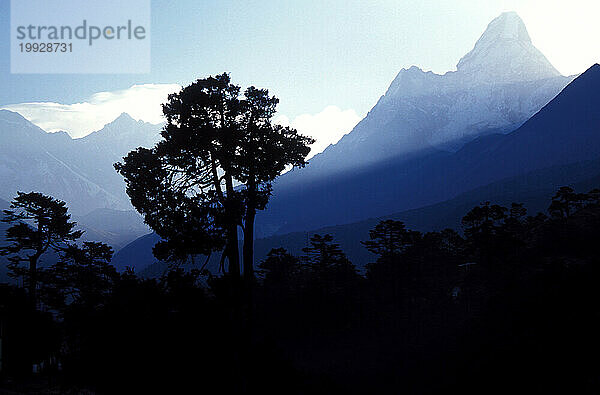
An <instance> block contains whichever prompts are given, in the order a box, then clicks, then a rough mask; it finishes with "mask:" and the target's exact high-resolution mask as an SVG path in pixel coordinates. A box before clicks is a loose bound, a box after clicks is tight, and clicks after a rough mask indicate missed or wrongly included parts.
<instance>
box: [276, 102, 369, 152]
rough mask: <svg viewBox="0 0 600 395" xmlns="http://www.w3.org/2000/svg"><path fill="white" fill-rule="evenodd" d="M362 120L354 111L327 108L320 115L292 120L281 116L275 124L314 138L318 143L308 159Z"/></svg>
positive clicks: (312, 148) (334, 107)
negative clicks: (289, 127)
mask: <svg viewBox="0 0 600 395" xmlns="http://www.w3.org/2000/svg"><path fill="white" fill-rule="evenodd" d="M360 120H361V117H360V116H359V115H358V114H357V113H356V112H355V111H354V110H342V109H340V108H339V107H337V106H327V107H326V108H325V109H324V110H323V111H321V112H320V113H318V114H302V115H299V116H297V117H295V118H294V119H292V120H290V119H289V118H288V117H287V116H285V115H280V116H278V117H277V118H276V119H275V122H277V123H279V124H281V125H283V126H291V127H293V128H295V129H297V130H298V131H299V132H300V133H302V134H304V135H307V136H310V137H312V138H314V139H315V140H316V142H315V143H314V144H313V145H312V146H311V151H310V154H309V155H308V158H311V157H313V156H315V155H316V154H318V153H320V152H323V150H325V148H327V147H328V146H329V145H330V144H335V143H337V142H338V141H339V140H340V139H341V138H342V137H343V136H344V135H345V134H348V133H350V131H352V129H353V128H354V127H355V126H356V124H357V123H358V122H360Z"/></svg>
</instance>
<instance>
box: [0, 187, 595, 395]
mask: <svg viewBox="0 0 600 395" xmlns="http://www.w3.org/2000/svg"><path fill="white" fill-rule="evenodd" d="M26 198H29V199H31V198H35V199H36V200H35V201H36V202H38V203H39V199H40V196H38V195H25V194H21V195H19V197H18V198H17V199H20V201H21V202H23V201H25V200H26ZM44 204H49V205H50V206H53V207H54V208H55V211H54V213H55V214H56V211H59V213H58V214H59V215H58V216H55V217H52V218H55V219H57V218H59V217H60V218H62V222H60V221H59V222H56V221H55V225H56V224H58V225H60V226H58V228H59V229H62V230H63V231H65V230H67V231H66V233H63V236H65V237H66V238H68V237H72V236H73V232H72V230H71V227H70V226H66V227H65V226H64V224H65V223H69V222H68V216H66V215H65V212H64V211H61V210H57V204H58V206H60V207H63V206H61V205H60V203H57V201H54V200H45V203H44ZM14 211H17V210H14ZM42 222H43V221H42ZM462 223H463V232H461V233H458V232H456V231H454V230H444V231H441V232H430V233H420V232H416V231H411V230H409V229H406V228H405V227H404V225H403V224H402V223H401V222H398V221H382V222H381V223H379V224H378V225H377V227H375V228H374V229H372V231H371V232H370V235H369V237H368V238H367V240H365V241H364V242H363V244H364V247H365V248H368V249H369V250H370V251H371V252H373V253H374V254H375V255H376V257H377V258H376V259H374V261H373V262H371V263H369V264H368V265H367V268H366V272H365V273H362V274H361V273H359V272H358V271H357V269H356V267H355V266H354V265H353V264H352V262H349V261H348V259H347V258H346V256H345V255H344V252H343V251H341V250H340V248H339V247H338V245H336V244H335V240H332V238H331V236H329V235H314V236H313V237H312V238H311V240H310V243H308V245H307V247H306V248H305V249H304V252H303V254H302V255H301V256H293V255H290V254H289V253H287V252H286V251H285V250H283V249H273V250H272V251H271V252H270V253H269V255H268V257H267V258H266V259H265V260H263V261H262V262H260V263H259V265H258V270H257V273H256V279H255V281H254V287H253V289H254V297H253V299H252V306H251V308H250V309H249V310H247V311H246V313H245V314H246V315H245V316H244V317H242V319H243V321H244V323H243V324H242V325H243V327H244V329H247V328H250V330H248V331H246V330H244V331H241V330H240V329H241V328H240V326H239V325H240V321H239V319H238V317H237V316H236V313H235V312H236V311H237V308H236V307H235V305H236V301H237V299H236V298H235V296H234V295H232V294H231V286H230V283H231V282H232V281H239V280H237V279H232V278H231V277H229V276H213V275H211V274H207V273H202V272H201V271H199V270H191V271H189V270H188V271H184V270H183V269H181V268H176V267H173V268H172V270H170V271H169V272H168V273H166V274H165V275H164V276H163V277H162V278H159V279H140V278H138V277H136V276H135V275H134V274H133V273H131V272H126V273H122V274H119V273H116V271H114V269H113V268H112V267H111V266H110V264H109V261H110V251H108V250H106V247H105V246H103V245H102V244H100V243H86V244H83V245H82V246H79V247H77V246H76V245H70V247H64V245H65V244H63V245H62V246H60V245H58V244H57V245H56V248H57V250H59V251H60V253H59V255H60V256H61V258H60V259H59V260H58V262H57V263H56V264H54V265H53V266H51V267H38V273H37V276H36V281H37V286H36V287H37V291H36V295H37V298H38V301H37V302H36V303H35V305H33V304H32V303H31V295H30V292H31V287H30V286H26V287H23V288H22V287H18V286H11V285H5V286H3V287H2V288H0V292H1V294H2V295H1V301H2V302H1V306H0V309H1V310H0V314H1V320H2V344H3V347H4V349H3V354H2V357H3V358H2V374H3V376H2V377H3V380H4V386H5V387H8V388H12V389H15V390H19V389H21V390H24V389H25V388H26V389H28V390H30V391H32V388H33V389H36V388H38V389H39V388H54V389H56V390H59V391H63V392H67V391H69V390H70V391H75V390H76V389H82V388H85V389H87V390H89V391H97V392H99V393H116V392H133V391H135V392H140V391H152V392H156V391H163V392H170V393H175V392H178V391H184V390H194V391H199V392H200V391H207V392H211V391H215V392H217V393H235V392H237V393H240V392H253V393H254V392H256V393H281V392H285V393H438V392H446V393H475V392H478V393H481V392H483V393H505V392H507V391H510V392H516V393H523V392H532V393H548V392H550V393H558V392H560V393H596V392H597V389H598V385H599V384H600V383H599V382H598V374H597V372H598V367H599V366H598V364H599V362H598V360H597V355H598V352H599V351H600V340H599V336H598V333H600V325H599V321H598V317H599V316H600V307H599V305H598V301H599V300H600V299H599V296H600V295H599V293H600V288H599V287H598V281H599V280H600V262H599V257H600V255H599V252H600V244H599V243H598V240H600V191H599V190H594V191H592V192H590V193H587V194H580V193H575V192H574V191H573V190H572V189H570V188H561V189H560V190H559V191H558V192H557V194H556V195H555V196H554V198H553V199H552V202H551V205H550V207H549V210H548V214H547V215H545V214H537V215H535V216H528V215H527V213H526V210H525V209H524V208H523V206H522V205H519V204H513V205H512V206H511V207H509V208H506V207H501V206H498V205H493V204H490V203H484V204H482V205H481V206H478V207H475V208H473V209H472V210H471V211H470V212H468V213H467V214H466V215H465V216H464V218H463V221H462ZM61 224H62V225H61ZM52 228H53V226H47V227H45V228H44V227H42V231H43V230H44V229H45V231H49V230H50V229H52ZM29 229H32V230H35V231H36V232H40V230H39V229H36V228H35V227H34V226H29ZM21 231H22V232H25V230H23V229H22V230H21ZM13 232H14V230H13ZM74 236H77V235H74ZM13 240H15V239H14V237H13ZM19 240H21V241H23V240H24V239H23V238H21V239H19ZM46 240H47V239H46ZM49 248H52V246H50V247H49ZM12 251H13V252H14V251H15V250H14V248H13V250H12ZM5 252H6V251H5ZM12 256H18V254H15V255H12ZM13 261H15V262H16V259H15V260H13ZM26 263H27V265H25V267H28V266H29V265H28V264H29V263H30V262H29V261H28V262H26ZM19 267H20V266H19ZM12 269H13V270H12V273H13V275H15V276H18V277H20V278H23V279H24V281H23V283H24V284H25V285H27V284H30V282H31V278H30V273H29V272H28V270H17V269H18V267H17V266H13V267H12ZM231 339H236V341H232V340H231ZM33 364H35V365H36V368H37V369H38V370H39V373H37V374H32V365H33ZM24 383H27V384H24ZM11 386H12V387H11ZM36 386H37V387H36Z"/></svg>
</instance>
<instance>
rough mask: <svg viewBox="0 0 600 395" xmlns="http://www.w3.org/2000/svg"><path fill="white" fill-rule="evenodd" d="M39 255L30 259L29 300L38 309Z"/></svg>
mask: <svg viewBox="0 0 600 395" xmlns="http://www.w3.org/2000/svg"><path fill="white" fill-rule="evenodd" d="M39 257H40V256H39V255H38V254H36V255H33V256H30V257H29V284H28V285H29V298H30V299H31V304H32V305H33V308H34V309H35V308H37V261H38V259H39Z"/></svg>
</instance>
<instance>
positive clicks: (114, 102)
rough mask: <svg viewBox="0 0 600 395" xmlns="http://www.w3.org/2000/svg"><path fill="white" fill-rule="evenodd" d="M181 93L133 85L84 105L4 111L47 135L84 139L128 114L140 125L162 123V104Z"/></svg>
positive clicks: (36, 105) (17, 107)
mask: <svg viewBox="0 0 600 395" xmlns="http://www.w3.org/2000/svg"><path fill="white" fill-rule="evenodd" d="M180 89H181V87H180V86H179V85H177V84H144V85H133V86H132V87H131V88H128V89H124V90H119V91H112V92H99V93H96V94H94V95H92V96H91V97H90V98H89V99H88V100H86V101H85V102H82V103H75V104H60V103H52V102H41V103H20V104H11V105H8V106H4V107H3V109H6V110H10V111H15V112H18V113H19V114H21V115H22V116H23V117H25V118H26V119H28V120H29V121H31V122H32V123H34V124H36V125H37V126H39V127H40V128H42V129H44V130H45V131H47V132H56V131H59V130H64V131H66V132H68V133H69V134H70V135H71V136H72V137H83V136H85V135H87V134H89V133H91V132H94V131H96V130H100V129H102V127H103V126H104V125H106V124H107V123H110V122H112V121H113V120H114V119H115V118H117V117H118V116H119V115H120V114H122V113H124V112H126V113H128V114H129V115H131V117H132V118H134V119H136V120H138V121H139V120H141V121H144V122H150V123H153V124H157V123H161V122H163V118H162V108H161V104H162V103H164V102H166V100H167V96H168V95H169V94H170V93H173V92H177V91H179V90H180Z"/></svg>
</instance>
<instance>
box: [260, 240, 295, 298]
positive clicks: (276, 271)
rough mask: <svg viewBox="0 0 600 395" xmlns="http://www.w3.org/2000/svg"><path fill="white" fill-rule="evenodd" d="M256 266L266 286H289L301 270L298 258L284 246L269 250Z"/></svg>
mask: <svg viewBox="0 0 600 395" xmlns="http://www.w3.org/2000/svg"><path fill="white" fill-rule="evenodd" d="M258 267H259V273H260V274H261V276H262V277H263V278H264V280H263V282H264V285H265V286H266V287H284V288H285V287H289V284H290V283H291V282H292V281H293V280H294V279H297V277H298V274H299V272H300V270H301V268H300V260H299V259H298V258H296V257H295V256H293V255H291V254H290V253H288V252H287V251H286V250H285V249H284V248H274V249H272V250H271V251H269V253H268V254H267V257H266V258H265V260H263V261H262V262H261V263H260V264H259V266H258Z"/></svg>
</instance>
